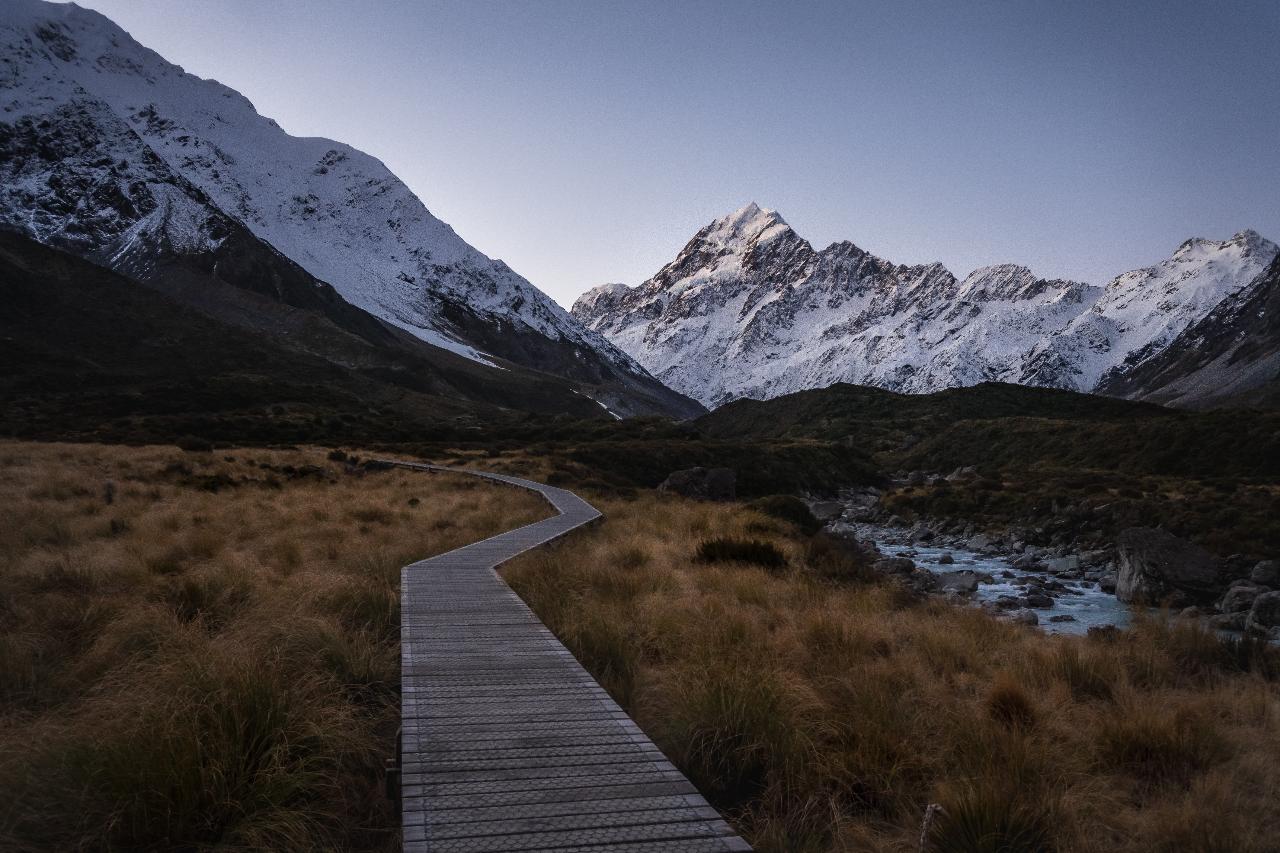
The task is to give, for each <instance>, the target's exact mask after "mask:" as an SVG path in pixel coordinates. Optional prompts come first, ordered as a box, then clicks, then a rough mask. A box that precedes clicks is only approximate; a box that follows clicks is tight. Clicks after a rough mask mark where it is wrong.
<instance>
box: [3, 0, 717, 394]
mask: <svg viewBox="0 0 1280 853" xmlns="http://www.w3.org/2000/svg"><path fill="white" fill-rule="evenodd" d="M0 224H2V225H4V226H7V227H9V228H14V229H17V230H20V231H22V232H23V233H26V234H28V235H30V236H32V237H34V238H35V239H37V240H39V241H41V242H44V243H46V244H49V245H53V246H56V247H59V248H62V249H69V250H71V251H73V252H76V253H78V254H81V255H82V256H85V257H88V258H90V259H92V260H94V261H96V262H98V263H100V264H103V265H106V266H109V267H111V268H113V269H116V270H118V271H121V272H125V273H126V274H129V275H132V276H134V277H141V278H145V277H146V276H147V274H148V270H149V267H150V265H153V264H154V263H155V255H156V252H157V251H158V250H161V249H163V250H164V251H173V252H179V253H182V252H200V251H207V250H208V249H210V248H211V247H214V246H217V245H218V243H219V241H220V240H222V239H223V238H224V236H225V234H226V233H227V229H228V228H229V227H234V226H238V225H243V227H245V228H247V229H248V230H249V231H250V232H252V234H253V235H254V236H256V237H257V238H258V239H260V240H262V241H264V242H265V243H267V244H269V245H270V246H271V247H273V248H274V249H275V250H276V251H278V252H280V253H281V254H283V255H284V256H285V257H287V258H289V259H290V260H292V261H293V262H295V263H296V264H298V265H299V266H301V267H302V268H303V269H305V270H306V271H307V272H308V273H309V274H311V275H312V276H314V277H315V278H316V279H318V280H320V281H322V282H327V283H328V284H330V285H332V286H333V288H334V289H336V291H337V292H338V293H339V294H341V296H342V297H343V298H344V299H345V300H346V301H348V302H350V303H351V304H353V305H355V306H357V307H358V308H361V309H364V310H365V311H367V312H369V313H370V314H373V315H374V316H376V317H378V318H381V319H382V320H384V321H386V322H388V323H391V324H393V325H395V326H397V327H399V328H401V329H404V330H407V331H408V332H410V333H412V334H413V335H415V336H417V337H418V338H420V339H421V340H423V341H426V342H427V343H430V344H432V345H435V346H438V347H442V348H445V349H448V350H451V351H453V352H455V353H458V354H461V355H463V356H465V357H467V358H471V359H473V360H476V361H479V362H481V363H485V364H488V363H491V362H492V358H493V357H494V356H497V357H501V358H505V359H508V360H510V361H514V362H516V363H519V364H523V365H526V366H530V367H534V368H537V369H542V370H547V371H549V372H552V373H560V374H561V375H567V376H570V377H571V378H574V379H579V380H583V381H587V382H593V383H607V382H609V381H617V382H621V383H622V384H623V385H626V386H630V387H632V388H639V389H641V390H643V391H644V393H645V394H648V395H649V396H651V397H654V396H656V397H663V396H666V397H669V398H671V399H670V400H669V401H668V402H670V403H672V406H673V407H674V408H675V409H680V408H682V407H683V408H687V401H684V403H685V404H686V405H684V406H682V404H681V402H680V401H679V400H678V398H677V397H676V396H675V395H671V394H669V393H668V392H666V390H665V389H662V388H661V386H660V385H659V384H658V383H656V382H654V381H653V380H652V378H651V377H649V376H648V375H647V374H646V373H645V371H644V370H643V368H641V367H640V366H639V365H638V364H636V363H635V362H634V361H633V360H632V359H631V358H630V357H629V356H627V355H626V354H625V353H623V352H621V351H620V350H618V349H617V348H616V347H614V346H613V345H611V344H610V343H609V342H607V341H606V340H604V339H603V338H602V337H600V336H599V335H598V334H596V333H594V332H592V331H590V330H587V329H584V328H583V327H582V326H581V325H580V324H579V323H578V322H577V321H575V320H574V319H573V318H572V317H571V316H569V314H568V313H567V312H566V311H564V309H562V308H560V307H559V306H558V305H556V304H555V303H554V302H553V301H552V300H551V299H550V298H548V297H547V296H546V295H545V294H543V293H542V292H541V291H539V290H538V289H537V288H536V287H534V286H533V285H532V284H530V283H529V282H528V281H526V280H525V279H524V278H522V277H521V276H519V275H518V274H516V273H515V272H514V271H512V270H511V269H510V268H509V267H508V266H507V265H506V264H504V263H503V262H502V261H499V260H494V259H491V258H488V257H486V256H485V255H483V254H482V253H480V252H479V251H477V250H476V249H474V248H472V247H471V246H470V245H469V244H467V243H466V241H464V240H463V239H462V238H461V237H459V236H458V235H457V234H456V233H454V231H453V229H452V228H450V227H449V226H448V225H446V224H445V223H444V222H442V221H440V220H439V219H437V218H436V217H434V216H433V215H432V214H431V213H430V212H429V211H428V210H427V208H426V207H425V206H424V205H423V204H422V202H421V201H420V200H419V199H418V198H417V197H416V196H415V195H414V194H413V193H412V192H411V191H410V190H409V189H408V187H406V186H405V185H404V184H403V183H402V182H401V181H400V180H399V179H398V178H396V176H395V175H393V174H392V173H391V172H390V171H389V170H388V169H387V168H386V166H384V165H383V164H382V163H381V162H379V161H378V160H377V159H375V158H373V157H371V156H369V155H367V154H365V153H363V152H361V151H357V150H356V149H354V148H351V147H350V146H347V145H343V144H342V143H339V142H334V141H332V140H328V139H321V138H299V137H294V136H290V135H289V134H287V133H286V132H284V131H283V130H282V129H281V128H280V127H279V126H278V125H277V124H276V123H275V122H274V121H272V120H271V119H269V118H266V117H264V116H261V115H259V114H258V113H257V111H256V110H255V109H254V107H253V105H252V104H251V103H250V102H249V101H248V100H247V99H246V98H245V97H244V96H242V95H241V94H239V93H238V92H236V91H234V90H232V89H230V88H228V87H226V86H223V85H222V84H220V83H217V82H216V81H212V80H203V79H200V78H198V77H195V76H193V75H191V74H188V73H186V72H184V71H183V70H182V69H181V68H180V67H178V66H176V65H173V64H171V63H170V62H168V61H166V60H165V59H164V58H162V57H161V56H159V55H158V54H156V53H155V52H153V51H151V50H149V49H147V48H145V47H143V46H142V45H140V44H138V43H137V42H136V41H134V40H133V39H132V38H131V37H130V36H129V35H128V33H126V32H125V31H124V30H122V29H121V28H119V27H118V26H116V25H115V24H114V23H112V22H111V21H110V20H108V19H107V18H105V17H103V16H102V15H100V14H98V13H96V12H93V11H89V10H86V9H82V8H80V7H78V6H76V5H74V4H54V3H45V2H41V0H5V3H4V6H3V8H0ZM619 394H620V395H621V396H625V394H622V392H619ZM611 404H617V405H618V406H619V407H622V408H626V404H625V403H624V402H623V401H621V399H618V398H615V399H613V400H612V401H611ZM663 405H665V404H660V405H659V406H658V408H662V407H663ZM695 408H696V407H695Z"/></svg>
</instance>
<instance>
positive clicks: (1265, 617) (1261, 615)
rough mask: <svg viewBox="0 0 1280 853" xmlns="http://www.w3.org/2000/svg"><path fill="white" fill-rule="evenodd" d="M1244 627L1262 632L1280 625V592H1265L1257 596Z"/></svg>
mask: <svg viewBox="0 0 1280 853" xmlns="http://www.w3.org/2000/svg"><path fill="white" fill-rule="evenodd" d="M1244 627H1245V630H1248V631H1255V632H1257V633H1261V634H1265V633H1267V632H1268V631H1269V630H1270V629H1271V628H1275V627H1280V592H1264V593H1262V594H1261V595H1259V596H1258V597H1257V598H1255V599H1254V600H1253V606H1252V607H1251V608H1249V616H1248V618H1246V619H1245V620H1244Z"/></svg>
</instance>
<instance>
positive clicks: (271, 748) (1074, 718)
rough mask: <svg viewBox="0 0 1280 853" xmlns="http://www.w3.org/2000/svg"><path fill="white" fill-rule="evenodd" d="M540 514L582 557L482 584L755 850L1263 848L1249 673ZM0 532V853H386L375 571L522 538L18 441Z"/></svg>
mask: <svg viewBox="0 0 1280 853" xmlns="http://www.w3.org/2000/svg"><path fill="white" fill-rule="evenodd" d="M432 461H436V462H440V463H444V464H467V465H473V466H476V467H484V468H489V469H491V470H497V471H504V472H506V473H513V474H518V475H521V476H527V477H531V478H533V479H539V480H547V479H553V480H554V479H558V478H561V477H563V474H562V473H561V468H559V467H557V466H559V465H561V464H562V463H560V462H557V461H554V460H550V459H548V458H546V457H540V456H530V455H528V454H526V453H523V452H498V451H494V452H487V453H476V454H474V455H471V456H467V455H465V454H443V455H439V456H438V457H437V458H435V459H433V460H432ZM569 485H571V487H572V488H575V489H577V490H579V491H580V492H581V494H582V496H583V497H585V498H587V499H588V500H590V501H591V502H592V503H593V504H595V505H596V506H598V507H599V508H600V509H601V510H602V511H604V513H605V515H606V521H605V523H604V524H602V525H600V526H597V527H593V528H591V529H589V530H584V531H579V532H577V533H575V534H573V536H572V538H571V539H570V540H567V541H566V542H564V543H562V544H561V545H559V546H558V547H556V548H554V549H550V550H543V551H539V552H535V553H531V554H528V555H525V556H522V557H520V558H518V559H517V560H516V561H514V562H512V563H511V564H509V565H508V566H507V567H506V568H505V569H504V574H505V577H506V578H507V580H508V581H509V582H510V583H511V584H512V586H513V587H514V588H515V589H516V590H517V591H518V592H519V593H520V594H521V595H522V597H524V598H525V600H526V601H527V602H528V603H529V604H530V605H531V606H532V607H533V608H534V610H535V611H536V612H537V613H538V615H539V616H540V618H542V619H543V621H544V622H545V623H546V624H547V625H548V626H549V627H550V628H551V629H552V630H554V631H555V632H556V633H557V634H558V635H559V636H560V637H561V639H562V640H563V641H564V642H565V644H566V645H567V646H568V647H569V648H570V649H571V650H572V651H573V652H574V654H575V655H576V656H577V657H578V658H579V659H580V660H581V661H582V662H583V663H584V665H585V666H586V667H587V668H588V669H589V670H590V671H591V672H592V673H593V675H594V676H595V677H596V678H597V679H598V680H599V681H600V682H601V683H602V684H603V685H604V686H605V687H606V688H607V689H608V690H609V691H610V692H611V693H612V695H613V696H614V697H615V698H616V699H617V700H618V701H619V703H620V704H622V705H623V706H624V707H625V708H626V709H627V710H628V711H629V712H630V713H631V715H632V716H633V717H634V718H635V719H636V720H637V722H639V724H640V725H641V727H642V728H643V729H644V730H645V731H646V732H647V733H648V734H649V735H650V737H651V738H652V739H653V740H654V741H655V742H656V743H657V744H658V745H659V746H660V747H661V748H662V749H663V751H664V752H665V753H666V754H667V755H668V756H669V757H670V758H671V759H672V761H673V762H674V763H675V764H676V765H677V766H678V767H679V768H680V769H681V770H682V771H684V772H685V774H686V775H688V776H689V777H690V779H691V780H692V781H693V782H694V783H695V784H696V785H698V786H699V788H700V789H701V790H702V791H703V792H704V793H705V794H706V795H707V796H708V798H709V799H711V800H712V802H713V803H714V804H715V805H716V806H718V807H719V808H720V809H721V810H722V811H723V812H724V813H725V814H726V816H728V817H729V818H730V819H731V820H732V821H734V822H735V824H736V825H737V827H738V828H739V829H740V830H741V831H742V832H743V833H744V835H746V836H747V837H748V838H749V840H751V841H752V843H753V844H755V846H756V849H757V850H760V851H778V853H781V851H788V853H792V851H800V852H801V853H803V851H814V853H817V851H824V853H825V852H826V851H831V852H832V853H834V851H861V850H867V851H871V850H877V851H878V850H900V851H915V850H917V849H918V843H919V836H920V831H921V821H922V818H923V816H924V814H925V811H926V808H927V807H928V806H929V805H930V804H931V803H937V804H940V805H941V806H942V811H941V812H939V813H938V817H937V819H936V821H935V822H934V824H933V829H932V832H931V839H932V841H931V843H932V844H933V848H934V849H938V850H988V849H995V848H993V847H992V846H991V845H990V844H989V843H986V844H985V846H984V843H983V842H981V841H979V840H978V839H980V838H981V837H983V836H986V837H988V838H990V837H997V838H1001V839H1003V840H1004V841H1006V842H1008V846H1006V847H1005V848H1003V849H1008V850H1044V849H1055V850H1059V851H1103V850H1107V851H1110V850H1121V851H1150V850H1155V851H1184V850H1209V851H1213V850H1222V851H1265V850H1273V849H1274V839H1275V838H1276V837H1277V836H1280V802H1277V801H1276V799H1275V797H1274V795H1273V792H1274V791H1275V790H1278V789H1280V758H1278V757H1280V687H1278V686H1277V685H1278V683H1280V661H1278V660H1277V658H1276V655H1275V652H1274V651H1273V650H1268V649H1265V648H1260V647H1257V646H1254V645H1241V644H1233V643H1230V642H1227V643H1224V642H1222V641H1220V640H1219V639H1218V638H1216V637H1215V636H1213V635H1210V634H1207V633H1204V632H1203V631H1201V630H1199V629H1198V628H1196V627H1195V626H1193V625H1190V624H1181V623H1176V622H1169V621H1162V620H1152V621H1144V622H1140V623H1139V624H1138V625H1137V626H1136V627H1135V628H1134V630H1132V631H1130V632H1123V633H1103V634H1100V635H1095V636H1092V637H1061V636H1058V637H1050V636H1045V635H1043V634H1041V633H1039V632H1038V631H1036V630H1035V629H1031V628H1026V627H1023V626H1017V625H1011V624H1007V623H1003V622H999V621H996V620H994V619H992V618H990V617H988V616H987V615H985V614H984V613H982V612H980V611H977V610H974V609H968V608H959V607H952V606H947V605H944V604H941V603H938V602H936V601H930V600H926V599H921V598H918V597H916V596H915V595H914V594H912V593H910V592H909V591H907V590H904V589H901V588H899V587H897V586H895V585H893V584H892V582H890V581H886V580H884V579H882V578H880V577H879V576H877V575H875V574H874V573H872V572H870V571H869V570H868V568H867V566H866V564H865V559H864V558H863V556H862V555H861V554H860V553H859V552H858V551H857V550H855V549H852V548H850V547H849V546H848V545H847V544H845V543H841V542H840V541H838V540H834V539H830V538H827V537H825V536H824V535H822V534H820V533H819V534H816V535H810V534H808V533H806V532H805V529H802V528H805V524H804V519H803V518H802V517H799V516H797V515H796V514H795V513H794V512H792V511H791V509H789V507H791V508H793V506H794V505H793V504H790V505H789V504H787V502H786V501H778V500H773V501H765V502H756V503H754V504H743V503H724V504H712V503H699V502H693V501H688V500H684V499H680V498H674V497H670V496H662V495H659V494H657V493H656V492H653V491H650V490H645V489H634V490H630V489H616V488H606V487H605V486H604V484H599V485H598V486H596V487H593V486H592V484H590V483H586V482H583V483H573V484H569ZM0 507H2V508H3V510H4V512H5V514H6V517H7V518H8V519H10V520H11V523H10V524H8V525H7V526H6V527H5V529H4V531H3V534H2V538H0V848H4V849H14V850H32V851H35V850H66V849H77V848H86V847H101V846H111V847H115V848H129V849H139V848H141V849H172V848H182V849H206V848H211V847H219V848H220V849H262V848H267V849H275V850H306V849H316V848H324V849H346V850H391V849H395V847H396V843H397V833H396V828H397V822H396V819H395V816H394V815H393V814H391V812H390V809H389V806H388V804H387V802H386V800H385V798H384V796H383V794H382V791H381V787H380V786H381V778H380V769H381V765H382V760H383V759H384V758H385V757H388V756H390V755H392V754H393V752H394V734H395V729H396V726H397V722H398V720H397V710H398V704H399V703H398V695H397V693H396V689H397V685H398V657H397V649H398V639H399V604H398V599H397V582H398V572H399V568H400V566H401V565H402V564H404V563H406V562H409V561H411V560H413V559H418V558H421V557H423V556H427V555H429V554H433V553H439V552H443V551H445V550H449V549H451V548H454V547H457V546H459V545H461V544H464V543H466V542H470V541H472V540H475V539H478V538H482V537H484V536H487V535H490V534H492V533H494V532H497V531H499V530H502V529H506V528H509V527H513V526H516V525H519V524H522V523H527V522H529V521H532V520H534V519H536V518H539V517H543V516H544V515H545V513H546V509H545V507H544V506H542V505H541V504H540V501H539V499H538V498H537V497H536V496H533V495H530V494H525V493H523V492H520V491H517V490H511V489H498V488H493V487H490V486H488V485H486V484H484V483H482V482H478V481H475V480H471V479H469V478H461V477H446V476H424V475H422V474H420V473H417V472H410V471H399V470H390V471H388V470H380V469H379V468H378V467H377V466H369V465H362V464H359V461H358V460H355V459H352V458H349V457H346V456H345V454H337V453H334V454H329V453H328V452H326V451H324V450H317V449H300V450H262V449H235V450H217V451H213V452H208V451H196V452H187V451H182V450H178V449H176V448H172V447H143V448H126V447H112V446H98V445H68V444H36V443H20V442H5V443H0ZM787 519H792V520H787ZM797 521H799V522H800V523H796V522H797ZM991 833H995V836H991V835H990V834H991Z"/></svg>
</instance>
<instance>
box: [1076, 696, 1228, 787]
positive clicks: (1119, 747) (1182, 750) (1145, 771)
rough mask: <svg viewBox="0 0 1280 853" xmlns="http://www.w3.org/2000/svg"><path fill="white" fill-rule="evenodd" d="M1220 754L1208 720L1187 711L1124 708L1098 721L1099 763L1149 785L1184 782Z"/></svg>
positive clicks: (1222, 749) (1218, 738)
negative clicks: (1149, 783) (1099, 723)
mask: <svg viewBox="0 0 1280 853" xmlns="http://www.w3.org/2000/svg"><path fill="white" fill-rule="evenodd" d="M1225 752H1226V745H1225V744H1224V742H1223V740H1222V738H1221V736H1220V735H1218V733H1217V732H1216V731H1214V729H1213V727H1212V726H1211V725H1210V723H1209V722H1207V721H1206V720H1204V719H1203V718H1201V717H1200V716H1199V715H1198V714H1195V713H1194V712H1192V711H1189V710H1187V709H1178V710H1174V711H1169V710H1167V709H1164V708H1158V707H1156V708H1153V707H1129V708H1125V709H1123V711H1122V712H1121V713H1117V714H1114V715H1111V716H1109V717H1108V718H1107V719H1106V720H1104V721H1103V723H1102V726H1101V731H1100V732H1099V735H1098V755H1099V757H1100V758H1101V760H1102V761H1103V763H1104V764H1106V765H1108V766H1110V767H1115V768H1118V769H1121V770H1124V771H1125V772H1127V773H1130V774H1132V775H1133V776H1135V777H1137V778H1139V779H1142V780H1145V781H1147V782H1151V783H1164V782H1172V783H1175V784H1181V785H1185V784H1187V783H1188V782H1189V781H1190V779H1191V777H1192V776H1193V775H1194V774H1195V773H1196V772H1198V771H1200V770H1203V769H1205V768H1206V767H1209V766H1210V765H1211V764H1213V763H1215V762H1216V761H1218V760H1220V759H1221V758H1223V757H1224V756H1225Z"/></svg>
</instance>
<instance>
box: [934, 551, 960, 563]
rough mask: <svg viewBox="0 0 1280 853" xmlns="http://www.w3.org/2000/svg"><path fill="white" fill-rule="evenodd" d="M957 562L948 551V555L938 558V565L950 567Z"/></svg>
mask: <svg viewBox="0 0 1280 853" xmlns="http://www.w3.org/2000/svg"><path fill="white" fill-rule="evenodd" d="M955 561H956V558H955V557H953V556H951V552H950V551H948V552H947V553H945V554H943V555H942V556H941V557H939V558H938V565H940V566H950V565H952V564H954V563H955Z"/></svg>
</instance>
